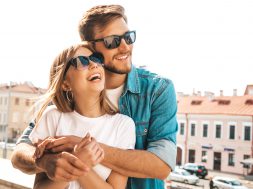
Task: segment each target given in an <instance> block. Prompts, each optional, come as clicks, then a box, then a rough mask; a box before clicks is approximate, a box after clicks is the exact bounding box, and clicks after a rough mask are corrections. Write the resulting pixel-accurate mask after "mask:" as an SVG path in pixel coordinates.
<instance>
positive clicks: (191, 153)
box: [189, 150, 195, 163]
mask: <svg viewBox="0 0 253 189" xmlns="http://www.w3.org/2000/svg"><path fill="white" fill-rule="evenodd" d="M194 162H195V150H189V163H194Z"/></svg>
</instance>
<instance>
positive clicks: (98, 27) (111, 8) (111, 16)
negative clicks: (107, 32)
mask: <svg viewBox="0 0 253 189" xmlns="http://www.w3.org/2000/svg"><path fill="white" fill-rule="evenodd" d="M117 18H123V19H124V20H125V22H126V23H127V17H126V15H125V9H124V7H122V6H121V5H99V6H95V7H92V8H91V9H90V10H88V11H87V12H86V13H85V14H84V15H83V17H82V19H81V20H80V22H79V28H78V29H79V35H80V37H81V40H82V41H91V40H94V35H95V31H96V32H99V31H100V32H101V31H103V29H104V28H105V27H106V26H107V25H108V24H109V23H111V22H112V21H114V20H115V19H117Z"/></svg>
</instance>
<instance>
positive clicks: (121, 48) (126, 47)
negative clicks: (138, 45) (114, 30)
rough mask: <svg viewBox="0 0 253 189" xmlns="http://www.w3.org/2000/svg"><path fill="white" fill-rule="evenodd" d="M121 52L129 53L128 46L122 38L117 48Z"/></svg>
mask: <svg viewBox="0 0 253 189" xmlns="http://www.w3.org/2000/svg"><path fill="white" fill-rule="evenodd" d="M118 48H119V49H120V50H122V51H129V50H130V45H128V44H127V43H126V41H125V39H124V38H122V39H121V42H120V45H119V47H118Z"/></svg>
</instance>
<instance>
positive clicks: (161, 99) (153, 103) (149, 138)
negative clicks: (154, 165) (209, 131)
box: [119, 66, 178, 189]
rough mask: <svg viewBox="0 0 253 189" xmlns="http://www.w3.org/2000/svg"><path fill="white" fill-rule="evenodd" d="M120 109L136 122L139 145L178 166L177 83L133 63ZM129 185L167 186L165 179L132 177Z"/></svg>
mask: <svg viewBox="0 0 253 189" xmlns="http://www.w3.org/2000/svg"><path fill="white" fill-rule="evenodd" d="M119 109H120V112H121V113H123V114H126V115H128V116H130V117H131V118H132V119H133V120H134V122H135V124H136V145H135V148H136V149H142V150H143V149H144V150H148V151H149V152H151V153H154V154H155V155H156V156H158V157H159V158H160V159H162V160H163V161H164V162H166V163H167V164H168V165H169V166H170V167H171V168H172V169H174V167H175V163H176V132H177V129H178V127H177V120H176V113H177V100H176V95H175V90H174V85H173V83H172V82H171V81H170V80H169V79H165V78H162V77H160V76H158V75H156V74H153V73H151V72H148V71H147V70H144V69H138V68H135V67H134V66H133V67H132V70H131V72H130V73H129V74H128V78H127V84H126V85H125V89H124V92H123V94H122V95H121V97H120V99H119ZM154 171H159V170H154ZM127 188H128V189H164V182H163V181H162V180H159V179H149V178H148V179H137V178H129V179H128V185H127Z"/></svg>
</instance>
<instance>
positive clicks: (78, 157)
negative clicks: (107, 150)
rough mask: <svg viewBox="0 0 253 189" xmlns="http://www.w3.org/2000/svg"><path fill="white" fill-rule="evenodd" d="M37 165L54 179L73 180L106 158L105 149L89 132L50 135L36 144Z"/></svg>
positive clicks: (35, 156)
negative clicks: (79, 135) (80, 134)
mask: <svg viewBox="0 0 253 189" xmlns="http://www.w3.org/2000/svg"><path fill="white" fill-rule="evenodd" d="M34 159H35V162H36V165H37V167H38V168H39V169H40V170H42V171H43V172H45V173H46V174H47V176H48V177H49V178H50V179H51V180H54V181H67V182H69V181H72V180H76V179H78V178H79V177H80V176H83V175H85V174H87V173H88V172H89V170H90V169H91V168H92V167H93V166H95V165H97V164H98V163H100V162H101V161H102V160H103V159H104V151H103V149H102V148H101V147H100V145H99V143H98V142H97V141H96V140H95V139H94V138H93V137H91V136H90V134H89V133H88V134H87V135H86V136H85V137H83V138H81V137H77V136H73V135H71V136H57V137H48V138H46V139H44V140H42V141H39V142H38V143H37V144H36V150H35V153H34Z"/></svg>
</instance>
